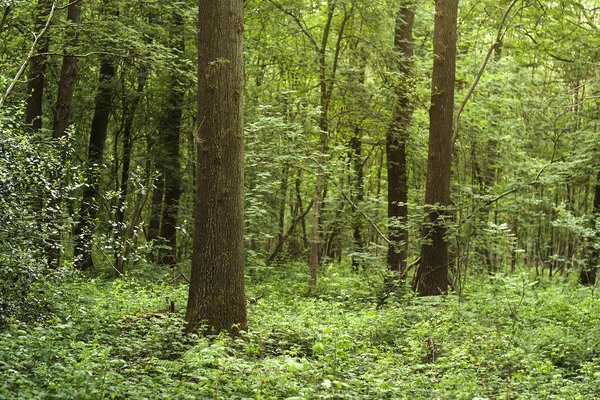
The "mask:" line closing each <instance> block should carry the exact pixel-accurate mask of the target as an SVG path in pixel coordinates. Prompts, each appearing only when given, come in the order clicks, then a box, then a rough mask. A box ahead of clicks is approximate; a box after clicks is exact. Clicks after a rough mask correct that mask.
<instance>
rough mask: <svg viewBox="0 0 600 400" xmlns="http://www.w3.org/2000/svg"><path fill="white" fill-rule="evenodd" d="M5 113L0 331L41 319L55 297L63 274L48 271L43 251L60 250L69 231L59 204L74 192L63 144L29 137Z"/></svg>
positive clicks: (0, 174)
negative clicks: (13, 323) (64, 163)
mask: <svg viewBox="0 0 600 400" xmlns="http://www.w3.org/2000/svg"><path fill="white" fill-rule="evenodd" d="M8 111H9V112H12V115H6V114H4V113H2V114H0V131H1V132H2V135H1V136H0V328H2V327H3V326H5V325H6V324H7V323H8V322H9V321H11V320H13V319H17V320H21V321H32V320H37V319H39V318H42V317H43V316H44V315H45V314H47V313H48V312H49V311H50V309H51V308H52V307H54V306H55V304H54V302H55V301H56V300H57V299H58V298H60V297H55V296H57V295H58V294H60V292H58V291H57V290H56V288H55V287H53V286H52V285H51V283H53V282H57V281H58V280H60V279H61V278H64V277H65V276H66V275H67V274H68V273H67V270H66V269H63V268H52V269H51V268H49V267H48V264H47V261H46V252H47V251H50V250H54V251H58V252H60V251H61V247H60V244H59V243H57V242H56V240H55V238H56V237H60V235H61V233H63V232H64V231H65V230H66V229H67V228H68V226H66V225H63V224H64V220H63V218H62V215H61V214H62V208H61V205H60V201H61V199H62V198H63V197H66V198H68V197H69V196H72V194H73V190H75V188H76V185H74V184H67V183H66V182H65V181H67V180H70V178H72V177H73V176H72V173H73V171H71V170H70V169H69V168H66V169H65V170H63V169H62V160H61V155H60V154H61V153H59V151H57V150H58V149H61V150H63V151H68V149H69V146H68V143H66V142H64V143H62V144H61V145H60V146H58V147H57V146H55V145H54V143H52V142H51V141H50V140H47V139H44V138H36V137H31V136H30V135H28V134H27V133H25V132H24V130H23V127H22V126H21V124H19V123H18V122H16V121H15V116H19V115H20V114H19V113H18V112H15V111H14V110H11V109H9V110H8ZM57 171H64V172H63V173H57Z"/></svg>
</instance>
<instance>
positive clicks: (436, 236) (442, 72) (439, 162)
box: [417, 0, 458, 296]
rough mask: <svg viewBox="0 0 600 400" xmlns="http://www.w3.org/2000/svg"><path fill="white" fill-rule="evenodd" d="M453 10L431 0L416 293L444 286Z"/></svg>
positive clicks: (454, 5) (452, 2) (446, 0)
mask: <svg viewBox="0 0 600 400" xmlns="http://www.w3.org/2000/svg"><path fill="white" fill-rule="evenodd" d="M457 12H458V0H436V2H435V25H434V31H433V53H434V54H433V72H432V79H431V81H432V82H431V108H430V109H429V153H428V158H427V181H426V184H425V223H424V226H423V240H424V242H423V245H422V247H421V263H420V267H419V269H418V271H417V282H418V291H419V295H421V296H434V295H439V294H442V293H444V292H446V291H447V290H448V263H449V258H448V242H447V240H446V237H445V236H446V227H445V225H444V224H445V223H446V221H445V217H446V216H448V211H447V208H448V206H449V205H450V170H451V167H452V147H453V142H452V138H453V117H454V80H455V74H456V71H455V70H456V20H457Z"/></svg>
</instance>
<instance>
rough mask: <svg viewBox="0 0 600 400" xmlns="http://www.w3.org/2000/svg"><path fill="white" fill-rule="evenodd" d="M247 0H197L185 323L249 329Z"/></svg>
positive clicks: (216, 329)
mask: <svg viewBox="0 0 600 400" xmlns="http://www.w3.org/2000/svg"><path fill="white" fill-rule="evenodd" d="M243 6H244V2H243V0H199V1H198V17H199V18H198V21H199V23H198V48H199V51H198V131H197V135H196V136H197V137H196V140H197V161H196V200H195V223H194V227H195V228H194V252H193V255H192V274H191V278H190V289H189V297H188V304H187V310H186V321H187V323H188V328H187V329H188V330H190V331H191V330H194V329H196V328H197V327H198V325H199V324H201V323H203V322H205V323H206V324H207V326H208V331H209V332H217V333H218V332H219V331H222V330H228V331H230V332H231V333H232V334H235V333H236V332H238V331H240V330H246V329H247V325H248V323H247V317H246V296H245V292H244V290H245V289H244V234H243V228H244V147H243V145H244V131H243V111H242V105H243V92H244V88H243V85H244V79H243V60H242V40H243Z"/></svg>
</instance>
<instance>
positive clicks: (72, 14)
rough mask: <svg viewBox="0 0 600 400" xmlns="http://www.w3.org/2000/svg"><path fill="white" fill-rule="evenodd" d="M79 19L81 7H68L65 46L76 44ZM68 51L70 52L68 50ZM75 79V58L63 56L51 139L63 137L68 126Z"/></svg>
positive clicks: (76, 4)
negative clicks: (68, 25)
mask: <svg viewBox="0 0 600 400" xmlns="http://www.w3.org/2000/svg"><path fill="white" fill-rule="evenodd" d="M80 17H81V6H80V3H79V2H74V3H71V4H70V5H69V9H68V12H67V19H68V20H69V22H70V29H69V36H68V39H67V45H68V46H69V47H75V46H77V43H78V33H77V25H78V24H79V19H80ZM69 51H72V50H70V49H69ZM76 79H77V57H75V56H74V55H73V54H69V53H68V54H65V55H64V56H63V62H62V68H61V70H60V80H59V82H58V97H57V100H56V105H55V108H56V110H55V111H56V112H55V114H54V124H53V126H52V137H53V138H55V139H57V138H60V137H63V136H64V135H65V133H66V130H67V128H68V126H69V120H70V117H71V102H72V100H73V90H74V89H75V81H76Z"/></svg>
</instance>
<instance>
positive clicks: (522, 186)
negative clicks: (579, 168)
mask: <svg viewBox="0 0 600 400" xmlns="http://www.w3.org/2000/svg"><path fill="white" fill-rule="evenodd" d="M564 158H565V157H561V158H558V159H556V160H552V161H550V162H549V163H548V164H545V165H544V166H543V167H542V168H541V169H540V170H539V171H538V173H537V174H536V175H535V178H534V179H533V180H532V181H531V182H528V183H525V184H523V185H520V186H517V187H515V188H512V189H509V190H507V191H506V192H504V193H501V194H499V195H498V196H496V197H494V198H492V199H489V200H486V201H485V202H484V203H483V204H482V205H480V206H479V207H478V208H477V209H476V210H475V211H473V212H472V213H471V214H469V215H467V216H466V217H465V218H464V219H463V220H462V221H461V224H463V223H464V222H465V221H468V220H469V219H471V218H472V217H473V216H474V215H475V214H477V213H478V212H479V211H481V210H483V209H484V208H486V207H488V206H490V205H492V204H494V203H496V202H497V201H499V200H502V199H503V198H505V197H506V196H508V195H510V194H512V193H515V192H518V191H519V190H521V189H524V188H526V187H529V186H533V185H536V184H538V183H540V176H541V175H542V172H544V170H545V169H546V168H548V167H549V166H550V165H552V164H554V163H555V162H557V161H560V160H562V159H564Z"/></svg>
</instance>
